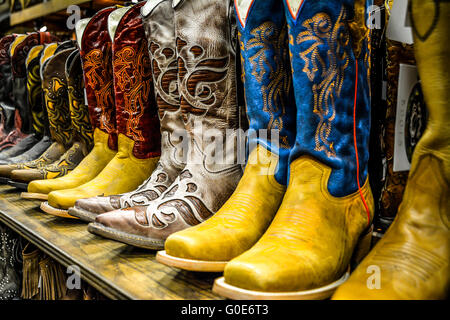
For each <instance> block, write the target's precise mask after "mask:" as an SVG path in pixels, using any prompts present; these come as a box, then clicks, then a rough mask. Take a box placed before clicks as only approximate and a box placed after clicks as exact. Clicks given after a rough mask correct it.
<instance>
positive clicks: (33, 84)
mask: <svg viewBox="0 0 450 320" xmlns="http://www.w3.org/2000/svg"><path fill="white" fill-rule="evenodd" d="M43 50H44V45H37V46H34V47H33V48H32V49H31V50H30V52H29V54H28V56H27V60H26V67H27V96H28V105H29V106H30V109H31V116H32V120H31V121H32V127H33V132H34V133H35V134H36V136H37V137H39V138H40V137H42V136H44V134H45V133H46V132H47V131H48V129H47V128H46V125H47V127H48V118H47V112H46V110H45V109H46V108H45V106H44V100H43V91H42V80H41V76H40V60H41V56H42V52H43Z"/></svg>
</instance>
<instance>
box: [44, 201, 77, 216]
mask: <svg viewBox="0 0 450 320" xmlns="http://www.w3.org/2000/svg"><path fill="white" fill-rule="evenodd" d="M41 210H42V211H44V212H45V213H48V214H50V215H52V216H56V217H60V218H69V219H77V218H75V217H73V216H71V215H69V214H68V213H67V210H64V209H57V208H54V207H52V206H51V205H49V204H48V202H47V201H46V202H42V203H41Z"/></svg>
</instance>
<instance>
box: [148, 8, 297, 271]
mask: <svg viewBox="0 0 450 320" xmlns="http://www.w3.org/2000/svg"><path fill="white" fill-rule="evenodd" d="M236 13H237V18H238V29H239V38H240V47H241V57H242V66H243V70H244V71H243V80H244V85H245V95H246V106H247V116H248V118H249V120H250V131H249V138H250V139H249V141H248V145H249V149H250V150H251V152H250V156H249V159H248V161H247V166H246V168H245V171H244V175H243V177H242V179H241V180H240V182H239V184H238V186H237V188H236V190H235V191H234V193H233V194H232V195H231V197H230V199H229V200H228V201H227V202H226V203H225V204H224V205H223V206H222V208H221V209H220V210H219V211H218V212H217V213H216V214H215V215H214V216H213V217H211V218H210V219H208V220H206V221H205V222H203V223H201V224H199V225H197V226H194V227H192V228H188V229H186V230H182V231H180V232H177V233H174V234H173V235H171V236H169V237H168V238H167V240H166V243H165V251H160V252H158V255H157V256H156V258H157V260H158V261H159V262H161V263H164V264H167V265H170V266H174V267H178V268H181V269H186V270H192V271H207V272H221V271H223V269H224V268H225V265H226V264H227V262H228V261H229V260H231V259H233V258H235V257H237V256H239V255H240V254H242V253H243V252H245V251H247V250H248V249H250V248H251V247H252V246H253V245H254V244H255V243H256V241H258V239H259V238H260V237H261V236H262V234H263V233H264V231H265V230H266V229H267V227H268V226H269V224H270V222H271V221H272V219H273V217H274V216H275V213H276V212H277V210H278V207H279V206H280V204H281V200H282V199H283V196H284V193H285V191H286V184H287V169H288V157H289V153H290V150H291V146H293V144H294V142H295V130H296V129H295V101H294V96H293V91H292V79H291V76H290V72H289V71H290V66H289V54H288V37H287V23H286V18H285V15H284V12H283V3H282V2H280V1H276V0H270V1H267V0H265V1H262V0H256V1H253V3H252V4H251V3H250V1H247V2H245V1H239V2H237V3H236ZM273 92H275V94H272V93H273ZM271 130H277V131H279V132H278V134H279V135H280V140H279V141H278V140H276V141H271V140H269V139H270V138H267V137H268V136H269V135H270V131H271ZM264 131H266V132H264ZM268 133H269V134H268ZM264 136H265V138H264Z"/></svg>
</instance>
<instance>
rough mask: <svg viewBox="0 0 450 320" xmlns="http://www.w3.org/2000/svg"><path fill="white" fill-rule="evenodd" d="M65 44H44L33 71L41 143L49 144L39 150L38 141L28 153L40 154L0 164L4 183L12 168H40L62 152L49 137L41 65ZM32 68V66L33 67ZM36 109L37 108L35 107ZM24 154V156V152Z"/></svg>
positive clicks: (8, 178) (9, 176)
mask: <svg viewBox="0 0 450 320" xmlns="http://www.w3.org/2000/svg"><path fill="white" fill-rule="evenodd" d="M66 46H67V44H60V45H59V46H58V44H57V43H52V44H47V45H44V49H43V50H42V53H41V55H40V57H39V61H38V63H39V68H38V69H39V70H34V71H33V72H36V71H37V72H38V74H39V78H40V83H39V86H38V87H40V88H41V93H42V104H43V106H42V111H43V114H42V121H43V125H44V133H43V134H44V138H43V139H42V140H41V143H43V144H44V145H48V144H49V143H50V146H47V148H46V149H45V150H44V151H43V152H40V146H39V145H40V143H38V144H37V145H36V146H35V147H33V148H32V149H30V153H32V152H33V149H35V148H36V149H35V150H36V153H39V152H40V154H39V155H38V156H37V157H34V156H33V158H35V159H32V160H29V161H26V160H25V161H17V163H11V164H8V165H0V179H1V181H2V182H4V183H6V182H9V180H10V178H11V172H12V171H14V170H19V169H35V168H40V167H43V166H45V165H48V164H50V163H53V162H55V161H56V160H58V159H59V157H60V156H61V155H62V154H63V153H64V148H63V146H62V145H61V144H59V143H58V142H53V143H52V140H53V138H52V137H51V132H50V128H49V121H48V114H47V107H46V103H45V99H44V96H43V95H44V94H43V91H42V77H41V76H42V72H41V71H42V67H43V66H44V65H45V63H46V62H47V60H48V59H49V58H51V57H52V56H53V55H54V53H55V51H56V50H57V49H63V48H65V47H66ZM33 69H34V68H33ZM31 78H32V77H29V79H31ZM39 102H40V100H39V99H37V103H39ZM36 109H38V108H36ZM36 116H37V117H38V118H39V119H40V118H41V115H36ZM24 156H26V155H25V154H24Z"/></svg>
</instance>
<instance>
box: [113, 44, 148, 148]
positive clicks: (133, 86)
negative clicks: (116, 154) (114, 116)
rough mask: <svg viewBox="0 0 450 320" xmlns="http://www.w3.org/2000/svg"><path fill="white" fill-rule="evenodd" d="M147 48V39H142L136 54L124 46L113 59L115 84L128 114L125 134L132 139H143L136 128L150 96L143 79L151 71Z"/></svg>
mask: <svg viewBox="0 0 450 320" xmlns="http://www.w3.org/2000/svg"><path fill="white" fill-rule="evenodd" d="M147 48H148V45H147V41H146V40H144V41H142V45H141V47H140V48H139V52H138V53H137V54H136V52H135V50H134V49H133V48H132V47H124V48H122V49H121V50H120V51H119V52H117V53H116V56H115V59H114V75H115V77H116V79H117V86H118V87H119V88H120V89H121V90H122V92H123V97H124V112H125V113H127V114H128V115H129V117H128V119H127V124H126V134H127V136H129V137H132V138H133V140H134V141H144V137H143V136H142V131H141V130H139V129H137V128H138V127H139V121H140V120H141V118H142V116H143V115H144V107H143V106H144V105H145V104H146V103H147V101H148V98H149V96H150V83H149V81H145V79H146V78H148V77H149V76H150V73H151V66H150V60H149V58H148V56H147V55H146V54H144V53H146V52H145V51H146V50H148V49H147ZM130 73H131V74H130Z"/></svg>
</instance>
